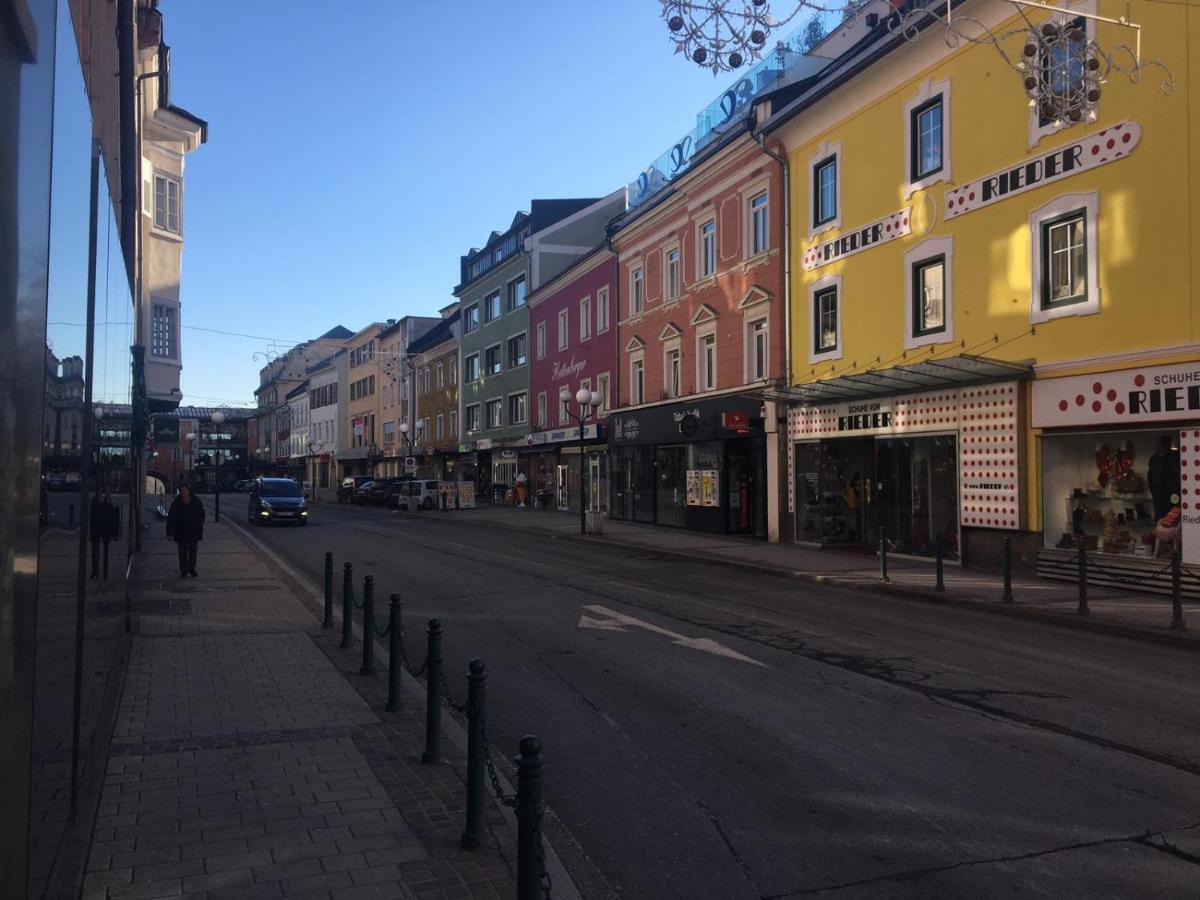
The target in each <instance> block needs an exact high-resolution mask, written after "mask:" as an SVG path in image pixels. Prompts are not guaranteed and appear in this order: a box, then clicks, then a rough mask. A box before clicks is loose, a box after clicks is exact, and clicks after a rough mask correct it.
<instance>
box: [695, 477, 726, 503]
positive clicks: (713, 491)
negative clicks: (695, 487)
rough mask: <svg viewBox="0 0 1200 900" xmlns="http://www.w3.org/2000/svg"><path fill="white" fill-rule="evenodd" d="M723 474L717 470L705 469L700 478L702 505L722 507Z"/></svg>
mask: <svg viewBox="0 0 1200 900" xmlns="http://www.w3.org/2000/svg"><path fill="white" fill-rule="evenodd" d="M720 489H721V473H720V471H719V470H717V469H705V470H704V471H703V472H702V473H701V478H700V505H701V506H720V505H721V500H720V493H719V492H720Z"/></svg>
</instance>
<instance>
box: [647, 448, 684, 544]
mask: <svg viewBox="0 0 1200 900" xmlns="http://www.w3.org/2000/svg"><path fill="white" fill-rule="evenodd" d="M654 462H655V465H654V474H655V501H656V504H657V512H658V517H657V521H658V524H659V525H674V526H675V527H677V528H683V527H684V526H686V525H687V447H686V446H674V447H659V448H658V453H657V454H656V455H655V460H654Z"/></svg>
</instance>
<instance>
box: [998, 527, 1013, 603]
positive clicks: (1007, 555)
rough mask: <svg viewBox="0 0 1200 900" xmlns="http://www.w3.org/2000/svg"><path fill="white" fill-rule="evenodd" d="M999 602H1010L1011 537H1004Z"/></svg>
mask: <svg viewBox="0 0 1200 900" xmlns="http://www.w3.org/2000/svg"><path fill="white" fill-rule="evenodd" d="M1000 602H1001V603H1012V602H1013V592H1012V538H1010V537H1006V538H1005V539H1004V593H1003V594H1001V595H1000Z"/></svg>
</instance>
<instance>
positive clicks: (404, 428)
mask: <svg viewBox="0 0 1200 900" xmlns="http://www.w3.org/2000/svg"><path fill="white" fill-rule="evenodd" d="M408 432H409V427H408V423H407V422H401V423H400V439H401V440H402V441H404V446H405V447H407V448H408V455H407V456H406V457H405V462H406V463H407V461H408V459H409V458H411V457H412V455H413V448H414V447H416V445H417V442H418V441H420V440H421V435H422V434H424V429H422V428H421V426H420V425H419V424H418V425H417V427H416V430H415V431H414V432H413V436H412V437H409V436H408ZM405 468H407V465H406V466H405ZM413 474H414V475H415V474H416V473H415V472H414V473H413Z"/></svg>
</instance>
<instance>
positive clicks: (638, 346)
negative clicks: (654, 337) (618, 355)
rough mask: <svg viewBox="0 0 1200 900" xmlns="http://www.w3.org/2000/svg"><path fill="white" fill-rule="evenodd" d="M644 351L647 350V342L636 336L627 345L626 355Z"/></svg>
mask: <svg viewBox="0 0 1200 900" xmlns="http://www.w3.org/2000/svg"><path fill="white" fill-rule="evenodd" d="M644 349H646V342H645V341H643V340H642V339H641V338H640V337H638V336H637V335H636V334H635V335H634V336H633V337H632V338H630V339H629V343H628V344H626V345H625V352H626V353H634V352H635V351H638V350H644Z"/></svg>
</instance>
